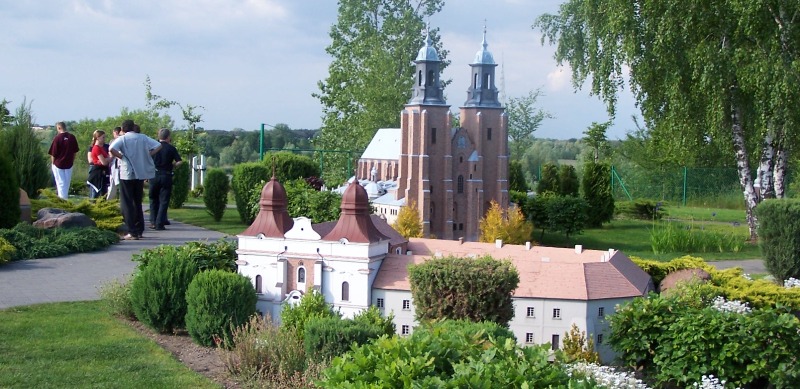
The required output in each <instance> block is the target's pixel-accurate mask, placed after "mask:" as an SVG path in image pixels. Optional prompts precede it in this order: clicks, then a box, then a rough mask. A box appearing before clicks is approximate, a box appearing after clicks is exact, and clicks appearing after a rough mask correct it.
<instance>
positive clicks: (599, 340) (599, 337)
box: [597, 334, 603, 344]
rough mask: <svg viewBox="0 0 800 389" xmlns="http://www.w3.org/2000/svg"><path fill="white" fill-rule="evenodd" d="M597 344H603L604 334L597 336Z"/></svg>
mask: <svg viewBox="0 0 800 389" xmlns="http://www.w3.org/2000/svg"><path fill="white" fill-rule="evenodd" d="M597 344H603V334H597Z"/></svg>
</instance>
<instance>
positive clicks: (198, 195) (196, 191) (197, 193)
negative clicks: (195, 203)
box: [189, 170, 224, 199]
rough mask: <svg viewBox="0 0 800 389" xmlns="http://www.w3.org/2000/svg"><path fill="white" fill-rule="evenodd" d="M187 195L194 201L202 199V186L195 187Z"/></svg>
mask: <svg viewBox="0 0 800 389" xmlns="http://www.w3.org/2000/svg"><path fill="white" fill-rule="evenodd" d="M223 171H224V170H223ZM189 194H190V195H191V196H192V197H193V198H195V199H199V198H201V197H203V185H197V186H195V187H194V189H192V191H191V192H190V193H189Z"/></svg>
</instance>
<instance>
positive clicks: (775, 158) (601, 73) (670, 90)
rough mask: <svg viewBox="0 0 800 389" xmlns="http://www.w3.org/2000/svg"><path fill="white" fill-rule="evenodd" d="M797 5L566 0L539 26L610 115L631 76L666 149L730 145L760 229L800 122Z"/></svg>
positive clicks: (780, 190)
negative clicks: (759, 213)
mask: <svg viewBox="0 0 800 389" xmlns="http://www.w3.org/2000/svg"><path fill="white" fill-rule="evenodd" d="M799 13H800V3H798V2H796V1H794V2H787V1H779V0H760V1H750V0H719V1H717V0H714V1H712V0H695V1H689V2H686V1H681V0H664V1H657V2H653V1H644V0H633V1H627V0H609V1H603V2H596V1H591V0H570V1H567V2H566V3H564V4H562V5H561V8H560V10H559V13H558V14H556V15H551V14H546V15H542V16H540V17H539V18H538V19H537V20H536V22H535V23H534V28H539V29H541V30H542V32H543V33H544V34H543V38H542V39H543V42H545V41H549V42H550V43H555V44H556V45H557V48H556V54H555V58H556V60H557V61H558V62H559V64H561V63H564V62H567V63H569V65H570V68H571V69H572V80H573V83H574V85H575V86H576V87H579V86H580V85H582V84H583V83H584V82H585V81H586V80H587V79H590V80H591V92H592V93H594V94H598V95H599V96H600V97H601V98H602V99H603V100H604V101H605V102H606V104H607V108H608V111H609V113H610V115H611V117H612V118H613V116H614V112H615V106H616V102H617V93H618V91H619V90H620V89H621V88H623V86H624V85H625V84H626V82H627V83H629V85H630V87H631V90H632V91H633V93H634V96H635V98H636V101H637V104H638V106H639V107H640V108H641V111H642V115H643V118H644V121H645V125H646V127H647V128H648V129H649V131H651V135H652V136H653V137H654V138H658V139H661V140H662V141H663V142H664V144H668V145H670V147H669V148H667V150H680V149H684V150H693V151H696V152H697V153H701V152H702V150H703V149H704V148H707V147H724V148H725V149H727V150H728V151H729V152H731V153H732V154H733V155H734V157H735V163H736V167H737V170H738V172H739V181H740V184H741V187H742V192H743V194H744V200H745V205H746V210H747V221H748V224H749V226H750V232H751V238H755V235H756V226H757V220H756V216H755V214H754V213H753V209H754V208H755V206H756V205H757V204H758V202H759V201H760V199H761V198H764V197H767V198H768V197H782V196H783V195H784V180H785V177H786V167H787V165H788V162H787V161H788V157H789V151H790V150H791V149H792V147H793V146H795V144H796V143H797V141H796V139H798V137H797V135H798V134H797V132H798V130H800V126H798V124H799V123H800V110H797V109H796V108H795V109H793V108H791V107H793V106H794V107H796V104H797V102H798V101H800V89H798V88H797V87H796V85H797V84H798V81H800V55H798V54H800V44H798V42H800V28H798V27H800V25H798V24H800V18H798V16H797V15H798V14H799ZM628 69H629V70H628ZM754 165H757V166H758V169H757V171H758V173H757V177H758V178H759V180H760V188H758V190H759V191H760V192H757V191H756V189H757V188H756V187H754V183H755V177H753V175H752V173H751V171H753V170H755V169H752V166H754Z"/></svg>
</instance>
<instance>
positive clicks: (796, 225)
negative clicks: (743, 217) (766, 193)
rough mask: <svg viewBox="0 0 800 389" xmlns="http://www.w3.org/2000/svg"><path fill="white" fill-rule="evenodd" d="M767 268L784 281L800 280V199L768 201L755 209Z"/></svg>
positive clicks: (759, 239)
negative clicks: (799, 238)
mask: <svg viewBox="0 0 800 389" xmlns="http://www.w3.org/2000/svg"><path fill="white" fill-rule="evenodd" d="M755 214H756V217H757V218H758V243H759V246H760V247H761V252H762V253H763V254H764V265H765V266H766V267H767V270H769V272H770V274H772V276H773V277H775V278H776V279H778V280H781V282H783V281H785V280H787V279H789V278H790V277H793V278H800V240H798V239H797V237H798V235H800V200H796V199H770V200H764V201H762V202H761V204H759V205H758V206H757V207H756V209H755Z"/></svg>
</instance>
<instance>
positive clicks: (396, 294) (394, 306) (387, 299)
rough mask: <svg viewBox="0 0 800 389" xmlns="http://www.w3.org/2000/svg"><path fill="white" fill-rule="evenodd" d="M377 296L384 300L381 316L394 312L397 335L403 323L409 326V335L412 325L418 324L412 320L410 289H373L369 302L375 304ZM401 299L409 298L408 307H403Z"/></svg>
mask: <svg viewBox="0 0 800 389" xmlns="http://www.w3.org/2000/svg"><path fill="white" fill-rule="evenodd" d="M378 298H383V301H384V308H383V310H382V314H383V317H387V316H389V314H390V313H394V326H395V330H396V332H397V334H398V335H401V330H402V328H403V325H407V326H409V328H410V332H409V335H410V334H411V333H413V332H414V327H416V326H417V325H419V323H418V322H417V321H416V320H414V300H413V299H412V298H411V291H403V290H387V289H374V290H373V291H372V301H371V302H370V304H371V305H375V304H377V301H378ZM403 300H409V301H410V302H411V307H410V309H407V310H404V309H403Z"/></svg>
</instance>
